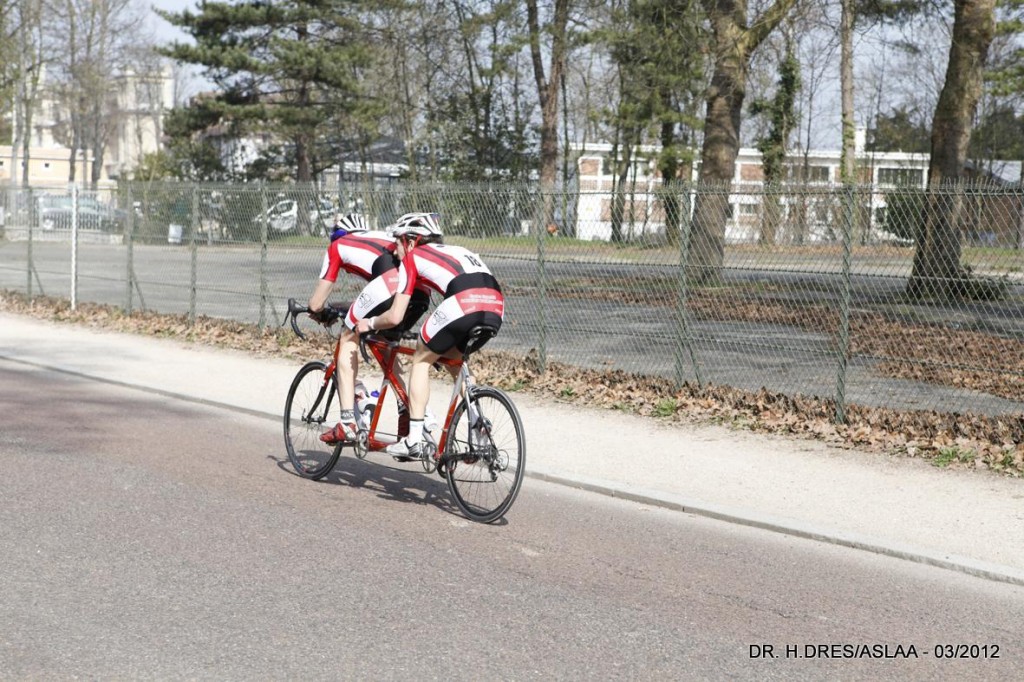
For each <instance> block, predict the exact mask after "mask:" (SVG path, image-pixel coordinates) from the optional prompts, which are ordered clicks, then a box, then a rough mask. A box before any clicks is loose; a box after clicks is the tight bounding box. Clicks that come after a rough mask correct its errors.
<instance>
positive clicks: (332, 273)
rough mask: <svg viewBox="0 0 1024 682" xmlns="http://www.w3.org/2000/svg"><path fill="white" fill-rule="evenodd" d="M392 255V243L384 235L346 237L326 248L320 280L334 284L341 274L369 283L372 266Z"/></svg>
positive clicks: (368, 233) (393, 247)
mask: <svg viewBox="0 0 1024 682" xmlns="http://www.w3.org/2000/svg"><path fill="white" fill-rule="evenodd" d="M394 252H395V240H394V239H392V238H391V237H390V236H389V235H388V233H387V232H356V233H353V234H346V235H345V236H344V237H341V238H340V239H335V240H334V242H333V243H332V244H331V245H330V246H329V247H327V253H325V254H324V262H323V266H321V268H320V279H326V280H328V281H331V282H336V281H338V273H339V272H340V271H341V270H345V271H346V272H351V273H352V274H353V275H356V276H358V277H361V278H363V279H365V280H367V281H369V280H371V279H373V277H375V276H376V274H378V273H374V267H373V266H374V263H376V262H377V260H378V259H379V258H380V257H381V256H383V255H385V254H393V253H394Z"/></svg>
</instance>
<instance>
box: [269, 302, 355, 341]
mask: <svg viewBox="0 0 1024 682" xmlns="http://www.w3.org/2000/svg"><path fill="white" fill-rule="evenodd" d="M348 307H349V304H347V303H340V304H336V303H328V304H327V305H326V306H324V308H323V310H320V311H318V312H316V313H314V312H313V311H312V310H310V309H309V306H305V305H301V304H300V303H299V302H298V301H296V300H295V299H294V298H289V299H288V312H287V313H285V316H284V320H283V321H282V322H281V326H282V327H283V326H284V324H285V322H290V323H291V325H292V331H293V332H295V335H296V336H298V337H299V338H300V339H305V338H306V335H305V334H303V333H302V330H301V329H299V325H298V316H299V315H309V316H310V318H312V319H314V320H316V321H317V322H319V323H320V324H322V325H323V326H325V327H330V326H331V325H333V324H334V323H335V322H337V321H338V320H339V319H340V318H341V317H343V316H344V315H345V313H347V312H348ZM314 315H317V316H318V317H320V319H318V320H317V319H316V318H315V317H313V316H314Z"/></svg>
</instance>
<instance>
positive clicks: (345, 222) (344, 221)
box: [331, 213, 370, 242]
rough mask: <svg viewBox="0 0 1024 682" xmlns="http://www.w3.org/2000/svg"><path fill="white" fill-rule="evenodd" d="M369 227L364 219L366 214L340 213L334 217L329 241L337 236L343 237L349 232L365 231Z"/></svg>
mask: <svg viewBox="0 0 1024 682" xmlns="http://www.w3.org/2000/svg"><path fill="white" fill-rule="evenodd" d="M369 229H370V224H369V222H368V221H367V220H366V216H364V215H363V214H362V213H346V214H345V215H341V214H340V213H339V214H338V216H337V217H336V218H335V219H334V230H333V232H331V241H332V242H333V241H334V240H335V239H338V238H339V237H344V236H345V235H346V234H349V233H350V232H366V231H367V230H369Z"/></svg>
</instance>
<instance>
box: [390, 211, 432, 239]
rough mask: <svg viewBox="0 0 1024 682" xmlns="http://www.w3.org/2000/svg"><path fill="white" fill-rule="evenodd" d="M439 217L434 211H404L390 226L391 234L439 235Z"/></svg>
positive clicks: (397, 235)
mask: <svg viewBox="0 0 1024 682" xmlns="http://www.w3.org/2000/svg"><path fill="white" fill-rule="evenodd" d="M440 219H441V216H439V215H438V214H436V213H406V214H405V215H404V216H402V217H401V218H399V219H398V222H396V223H395V225H394V227H392V228H391V236H392V237H404V236H406V235H413V236H416V237H427V238H429V237H441V236H442V235H441V225H440V224H439V221H440Z"/></svg>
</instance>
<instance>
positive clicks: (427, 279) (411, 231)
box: [355, 213, 505, 460]
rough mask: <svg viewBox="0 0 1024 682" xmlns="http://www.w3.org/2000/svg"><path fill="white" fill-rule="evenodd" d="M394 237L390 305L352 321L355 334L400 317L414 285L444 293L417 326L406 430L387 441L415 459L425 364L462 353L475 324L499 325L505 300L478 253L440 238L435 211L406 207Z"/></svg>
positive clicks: (397, 453) (426, 385)
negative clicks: (394, 289)
mask: <svg viewBox="0 0 1024 682" xmlns="http://www.w3.org/2000/svg"><path fill="white" fill-rule="evenodd" d="M390 232H391V234H392V236H394V237H395V240H396V249H395V254H396V255H397V256H398V258H399V259H400V260H401V262H402V264H401V266H400V267H399V268H398V289H397V292H396V294H395V299H394V302H393V303H392V304H391V307H390V308H389V309H388V310H387V311H386V312H383V313H381V314H379V315H377V316H375V317H373V316H367V317H366V318H364V319H362V320H360V321H359V323H358V324H357V325H356V328H355V329H356V331H357V332H358V333H360V334H363V333H366V332H368V331H372V330H379V329H389V328H391V327H395V326H397V325H399V324H400V323H402V321H403V320H404V319H406V313H407V311H408V310H409V307H410V301H412V300H413V294H414V292H415V291H416V289H417V287H422V286H426V287H428V288H429V289H432V290H434V291H437V292H438V293H440V294H441V295H443V296H444V300H443V301H442V302H441V303H440V304H439V305H438V306H437V309H436V310H434V313H433V314H432V315H431V316H430V317H429V318H428V319H427V321H426V322H425V323H424V324H423V327H422V328H421V329H420V338H419V341H418V342H417V344H416V352H415V353H414V354H413V359H412V368H411V369H410V372H409V416H410V424H409V435H408V436H407V437H406V438H405V439H403V440H399V441H398V442H397V443H395V444H394V445H391V446H389V447H388V452H389V453H390V454H391V455H393V456H394V457H395V458H397V459H402V460H409V459H419V457H420V454H421V449H420V442H421V441H422V439H423V416H424V414H425V412H426V407H427V402H428V400H429V398H430V367H431V365H433V364H434V363H435V362H437V360H438V359H439V358H440V357H442V356H444V357H448V358H459V357H462V353H463V352H464V351H465V350H466V344H467V342H468V338H467V335H468V333H469V331H470V329H472V328H473V327H474V326H476V325H478V324H488V325H492V326H494V327H495V328H498V327H500V326H501V322H502V319H503V318H504V315H505V300H504V297H503V296H502V293H501V287H500V285H499V284H498V281H497V280H496V279H495V278H494V275H493V274H491V271H490V270H489V269H488V267H487V266H486V265H485V264H484V262H483V260H481V258H480V256H478V255H477V254H475V253H473V252H472V251H469V250H468V249H464V248H462V247H461V246H451V245H447V244H443V243H441V242H442V234H441V228H440V226H439V225H438V215H437V214H436V213H409V214H406V215H404V216H402V217H401V218H400V219H399V220H398V222H397V223H396V224H395V226H394V227H393V228H392V229H391V230H390Z"/></svg>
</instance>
